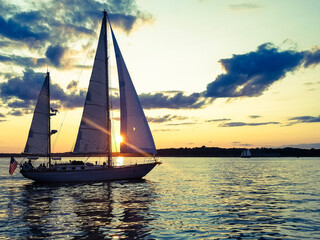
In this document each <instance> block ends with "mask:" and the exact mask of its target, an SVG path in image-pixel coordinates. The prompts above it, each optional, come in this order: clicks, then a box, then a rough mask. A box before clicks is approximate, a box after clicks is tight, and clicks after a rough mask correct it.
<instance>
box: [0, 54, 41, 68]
mask: <svg viewBox="0 0 320 240" xmlns="http://www.w3.org/2000/svg"><path fill="white" fill-rule="evenodd" d="M0 62H4V63H13V64H15V65H19V66H23V67H26V68H33V67H42V66H45V65H46V63H47V60H46V59H45V58H30V57H21V56H16V55H9V56H5V55H0Z"/></svg>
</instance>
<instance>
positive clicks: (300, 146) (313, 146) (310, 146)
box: [281, 143, 320, 149]
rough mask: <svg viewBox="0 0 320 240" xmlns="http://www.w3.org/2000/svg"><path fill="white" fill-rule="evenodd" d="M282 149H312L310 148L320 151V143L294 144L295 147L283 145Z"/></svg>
mask: <svg viewBox="0 0 320 240" xmlns="http://www.w3.org/2000/svg"><path fill="white" fill-rule="evenodd" d="M281 147H282V148H285V147H291V148H304V149H310V148H316V149H320V143H301V144H294V145H283V146H281Z"/></svg>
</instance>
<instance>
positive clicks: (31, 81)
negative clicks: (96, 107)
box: [0, 69, 86, 115]
mask: <svg viewBox="0 0 320 240" xmlns="http://www.w3.org/2000/svg"><path fill="white" fill-rule="evenodd" d="M44 78H45V74H43V73H36V72H34V71H33V70H31V69H27V70H25V72H24V75H23V77H22V78H19V77H15V78H12V79H10V80H8V81H7V82H3V83H0V97H1V99H2V101H3V102H4V103H6V104H7V106H8V107H11V108H13V109H16V108H21V109H24V111H28V110H30V109H33V108H34V106H35V103H36V100H37V99H38V95H39V90H40V88H41V86H42V84H43V81H44ZM50 90H51V99H52V100H53V101H56V102H55V103H52V104H55V105H56V106H59V107H63V108H69V109H72V108H76V107H82V106H83V104H84V99H85V95H86V91H84V90H80V91H78V92H77V91H73V92H71V93H70V94H68V93H66V92H65V91H64V90H63V89H62V88H61V87H60V86H59V85H58V84H56V83H53V84H51V89H50ZM11 115H12V114H11ZM13 115H14V114H13ZM15 115H18V114H15Z"/></svg>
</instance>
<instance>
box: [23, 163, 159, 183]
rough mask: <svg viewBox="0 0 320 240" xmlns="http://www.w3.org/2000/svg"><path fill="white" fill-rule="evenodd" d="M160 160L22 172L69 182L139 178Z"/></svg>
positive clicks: (31, 176)
mask: <svg viewBox="0 0 320 240" xmlns="http://www.w3.org/2000/svg"><path fill="white" fill-rule="evenodd" d="M158 164H160V163H159V162H154V163H146V164H139V165H132V166H124V167H112V168H107V167H106V168H102V169H92V170H87V169H86V170H82V171H59V172H58V171H51V170H47V171H36V170H34V171H24V170H21V171H20V172H21V174H22V175H23V176H24V177H25V178H29V179H32V180H34V181H36V182H46V183H58V182H60V183H62V182H63V183H68V182H96V181H114V180H126V179H139V178H143V177H144V176H145V175H147V174H148V173H149V172H150V171H151V170H152V169H153V168H154V167H155V166H156V165H158Z"/></svg>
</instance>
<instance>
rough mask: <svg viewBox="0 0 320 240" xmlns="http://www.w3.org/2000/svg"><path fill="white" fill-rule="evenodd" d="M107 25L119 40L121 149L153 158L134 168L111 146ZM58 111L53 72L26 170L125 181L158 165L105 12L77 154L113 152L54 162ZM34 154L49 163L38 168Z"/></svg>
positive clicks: (37, 113)
mask: <svg viewBox="0 0 320 240" xmlns="http://www.w3.org/2000/svg"><path fill="white" fill-rule="evenodd" d="M107 23H109V26H110V31H111V35H112V39H113V46H114V50H115V55H116V61H117V69H118V78H119V88H120V112H121V113H120V118H121V120H120V125H121V126H120V132H121V136H122V138H123V140H124V141H123V142H122V143H121V145H120V152H121V153H139V154H145V156H149V157H150V156H152V158H151V159H149V161H146V162H145V163H141V164H135V165H128V166H114V165H113V161H112V149H111V145H112V144H111V141H112V139H111V138H112V137H111V134H109V133H111V120H110V102H109V83H108V82H109V81H108V78H109V73H108V47H107V46H108V39H107V35H108V34H107V29H108V28H107ZM56 113H57V110H56V109H53V108H51V107H50V76H49V72H48V73H47V75H46V77H45V80H44V83H43V86H42V88H41V90H40V94H39V97H38V101H37V104H36V107H35V110H34V115H33V119H32V123H31V127H30V131H29V135H28V139H27V143H26V147H25V150H24V154H26V155H29V156H30V157H29V161H28V162H25V163H24V164H23V166H22V168H21V171H20V172H21V174H22V175H23V176H24V177H26V178H29V179H32V180H34V181H38V182H87V181H108V180H121V179H137V178H142V177H144V176H145V175H146V174H148V173H149V172H150V171H151V170H152V169H153V168H154V167H155V166H156V165H158V164H161V162H159V161H157V160H156V158H155V154H156V152H157V151H156V147H155V144H154V140H153V137H152V134H151V131H150V128H149V125H148V122H147V120H146V117H145V115H144V112H143V109H142V107H141V104H140V101H139V98H138V95H137V93H136V90H135V88H134V85H133V83H132V81H131V77H130V75H129V72H128V70H127V67H126V64H125V62H124V59H123V57H122V54H121V52H120V49H119V46H118V43H117V40H116V38H115V35H114V33H113V30H112V27H111V24H110V21H109V18H108V16H107V13H106V11H104V12H103V19H102V26H101V31H100V36H99V42H98V47H97V51H96V56H95V60H94V64H93V68H92V73H91V78H90V83H89V87H88V92H87V96H86V100H85V103H84V109H83V114H82V119H81V123H80V127H79V131H78V136H77V140H76V144H75V147H74V151H73V152H74V153H77V154H83V155H89V156H95V155H97V154H107V158H106V161H105V162H104V163H103V164H102V165H97V164H96V165H94V164H92V163H84V162H83V161H75V160H74V161H69V162H68V163H59V164H56V163H55V164H53V163H52V160H58V159H57V158H53V157H52V156H51V135H53V134H55V133H56V132H57V130H51V129H50V118H51V116H54V115H56ZM32 156H45V157H47V158H48V164H47V165H45V164H42V165H40V166H39V167H37V168H34V167H33V166H32V163H31V161H32V160H34V159H32Z"/></svg>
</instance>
